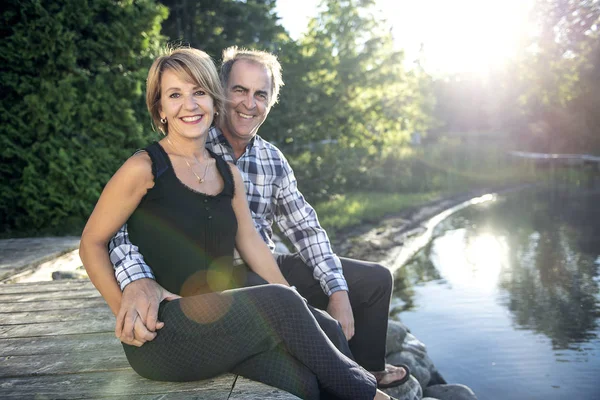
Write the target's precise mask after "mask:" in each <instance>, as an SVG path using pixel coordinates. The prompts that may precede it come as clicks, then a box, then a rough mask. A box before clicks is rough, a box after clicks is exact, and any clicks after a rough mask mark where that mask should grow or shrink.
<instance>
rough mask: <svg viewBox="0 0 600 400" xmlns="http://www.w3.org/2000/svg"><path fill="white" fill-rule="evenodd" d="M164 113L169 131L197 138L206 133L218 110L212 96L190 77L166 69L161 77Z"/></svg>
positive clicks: (161, 99) (161, 113) (161, 104)
mask: <svg viewBox="0 0 600 400" xmlns="http://www.w3.org/2000/svg"><path fill="white" fill-rule="evenodd" d="M160 91H161V94H160V117H161V118H163V119H166V120H167V131H168V134H169V135H173V134H175V135H181V136H183V137H185V138H189V139H196V138H199V137H201V136H202V135H205V134H206V133H207V132H208V128H210V125H211V124H212V121H213V115H214V113H215V109H214V102H213V99H212V97H211V96H210V95H209V94H208V93H206V91H205V90H204V89H203V88H201V87H199V86H198V85H197V84H196V83H194V82H192V81H191V80H190V79H184V77H183V76H181V75H180V74H177V73H175V72H174V71H172V70H169V69H167V70H165V71H164V72H163V74H162V78H161V81H160Z"/></svg>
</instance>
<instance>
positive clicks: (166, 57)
mask: <svg viewBox="0 0 600 400" xmlns="http://www.w3.org/2000/svg"><path fill="white" fill-rule="evenodd" d="M166 70H171V71H173V72H175V73H176V74H177V75H178V76H180V77H182V78H183V79H186V80H188V81H189V82H193V83H194V84H196V85H198V86H200V87H201V88H202V89H204V90H205V91H206V93H208V94H209V95H210V97H212V99H213V102H214V108H215V111H217V112H218V113H219V116H222V115H223V114H224V113H225V107H224V105H225V95H224V91H223V86H222V85H221V81H220V80H219V74H218V73H217V68H216V67H215V64H214V63H213V61H212V59H211V58H210V56H209V55H208V54H206V53H205V52H203V51H202V50H198V49H193V48H183V47H180V48H167V49H165V51H164V54H163V55H161V56H159V57H158V58H156V60H154V62H153V63H152V66H151V67H150V70H149V71H148V78H147V79H146V106H147V107H148V112H149V113H150V116H151V117H152V122H153V124H154V126H155V127H158V129H160V130H161V131H162V132H163V133H164V134H165V135H166V134H167V133H168V130H169V128H168V126H167V125H166V124H162V123H161V122H160V96H161V91H160V83H161V79H162V75H163V73H164V72H165V71H166Z"/></svg>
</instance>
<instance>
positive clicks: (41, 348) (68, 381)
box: [0, 280, 297, 400]
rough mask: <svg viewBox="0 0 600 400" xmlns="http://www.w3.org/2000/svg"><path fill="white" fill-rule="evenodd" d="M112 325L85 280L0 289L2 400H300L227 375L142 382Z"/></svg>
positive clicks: (0, 377)
mask: <svg viewBox="0 0 600 400" xmlns="http://www.w3.org/2000/svg"><path fill="white" fill-rule="evenodd" d="M114 321H115V318H114V316H113V315H112V313H111V312H110V310H109V309H108V307H107V306H106V304H105V303H104V301H103V300H102V298H101V297H100V296H99V294H98V292H97V291H96V290H95V289H94V287H93V285H92V284H91V283H90V282H89V281H87V280H84V281H63V282H43V283H35V284H33V283H28V284H12V285H2V284H0V399H75V398H78V399H81V398H110V399H127V400H131V399H203V400H213V399H215V400H216V399H228V398H229V399H231V400H241V399H278V400H279V399H281V400H291V399H297V397H295V396H292V395H290V394H289V393H286V392H283V391H281V390H277V389H275V388H272V387H270V386H267V385H263V384H260V383H257V382H253V381H250V380H247V379H244V378H241V377H240V378H238V379H237V381H236V380H235V376H234V375H231V374H226V375H222V376H220V377H217V378H215V379H209V380H204V381H198V382H178V383H174V382H155V381H150V380H147V379H144V378H142V377H140V376H139V375H137V374H136V373H135V372H134V371H133V370H132V369H131V368H130V367H129V364H128V362H127V359H126V358H125V355H124V353H123V349H122V347H121V344H120V342H119V340H118V339H117V338H115V336H114V333H113V330H114ZM234 382H235V385H234Z"/></svg>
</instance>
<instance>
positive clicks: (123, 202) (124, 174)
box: [79, 153, 154, 315]
mask: <svg viewBox="0 0 600 400" xmlns="http://www.w3.org/2000/svg"><path fill="white" fill-rule="evenodd" d="M153 185H154V179H153V176H152V161H151V160H150V157H149V156H148V154H147V153H138V154H136V155H134V156H132V157H131V158H130V159H129V160H127V161H126V162H125V163H124V164H123V166H122V167H121V168H119V170H118V171H117V172H116V173H115V174H114V175H113V177H112V178H111V179H110V181H108V183H107V184H106V186H105V187H104V190H103V191H102V194H101V195H100V199H99V200H98V203H96V207H95V208H94V211H93V212H92V215H90V218H89V219H88V222H87V224H86V225H85V228H84V230H83V233H82V234H81V243H80V245H79V256H80V257H81V261H83V265H84V266H85V269H86V271H87V273H88V275H89V277H90V280H91V281H92V283H93V284H94V286H96V288H97V289H98V291H99V292H100V294H101V295H102V297H104V300H106V302H107V303H108V306H109V307H110V309H111V311H112V312H113V314H115V315H117V314H118V313H119V309H120V305H121V289H120V288H119V285H118V284H117V281H116V279H115V275H114V269H113V265H112V263H111V262H110V258H109V256H108V247H107V244H108V241H109V240H110V238H112V236H113V235H114V234H115V232H117V230H118V229H119V228H120V227H121V226H122V225H123V224H124V223H125V222H126V221H127V219H128V218H129V216H130V215H131V214H132V213H133V211H134V210H135V208H136V207H137V206H138V204H139V203H140V201H141V199H142V197H143V196H144V195H145V194H146V191H147V190H148V189H150V188H151V187H152V186H153Z"/></svg>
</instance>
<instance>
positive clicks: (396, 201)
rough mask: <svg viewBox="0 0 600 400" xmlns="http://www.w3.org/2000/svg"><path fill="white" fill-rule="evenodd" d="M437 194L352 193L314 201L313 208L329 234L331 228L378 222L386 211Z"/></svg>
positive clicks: (400, 208) (416, 204)
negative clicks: (317, 201)
mask: <svg viewBox="0 0 600 400" xmlns="http://www.w3.org/2000/svg"><path fill="white" fill-rule="evenodd" d="M439 196H440V193H439V192H425V193H409V194H400V193H385V192H352V193H347V194H344V195H338V196H335V197H334V198H332V199H331V200H328V201H324V202H320V203H317V204H316V205H315V210H316V211H317V214H318V215H319V222H320V223H321V225H322V226H323V228H325V230H326V231H327V232H328V233H329V235H330V236H332V235H333V233H334V232H335V231H339V230H341V229H344V228H348V227H350V226H355V225H360V224H361V223H365V222H373V221H378V220H379V219H381V218H382V217H383V216H385V215H387V214H391V213H395V212H398V211H399V210H403V209H407V208H411V207H417V206H420V205H422V204H425V203H427V202H430V201H432V200H435V199H437V198H439Z"/></svg>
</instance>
